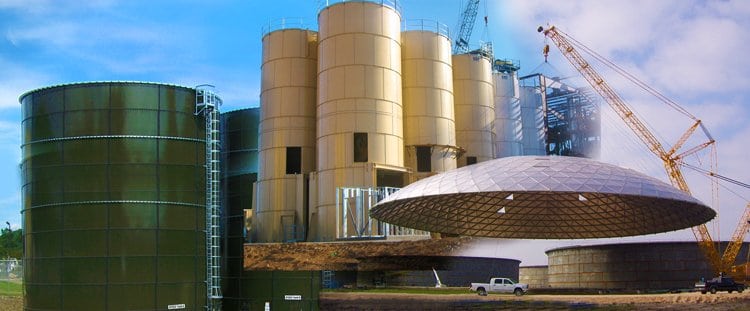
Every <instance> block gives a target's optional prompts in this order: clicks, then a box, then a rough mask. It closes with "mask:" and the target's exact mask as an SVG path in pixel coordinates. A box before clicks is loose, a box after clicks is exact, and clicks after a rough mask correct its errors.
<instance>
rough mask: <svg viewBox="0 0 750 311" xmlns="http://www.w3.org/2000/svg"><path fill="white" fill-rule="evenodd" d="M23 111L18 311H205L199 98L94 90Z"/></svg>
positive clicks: (65, 91)
mask: <svg viewBox="0 0 750 311" xmlns="http://www.w3.org/2000/svg"><path fill="white" fill-rule="evenodd" d="M20 101H21V105H22V109H23V121H22V126H23V132H24V135H23V136H24V137H23V145H22V155H23V159H22V174H23V183H22V190H23V210H22V214H23V217H24V229H23V231H24V243H25V257H24V270H25V272H24V274H25V276H24V290H25V292H26V294H25V302H24V307H25V308H26V309H27V310H134V309H137V310H165V309H167V308H168V306H169V305H180V306H184V308H185V309H187V310H203V309H204V308H205V306H206V283H205V282H206V238H205V233H204V230H205V211H206V209H205V207H206V183H205V178H206V177H205V176H206V175H205V174H206V171H205V168H204V165H205V164H206V162H205V154H206V149H205V139H204V137H205V130H204V129H205V125H204V124H205V123H204V120H203V117H202V116H195V115H193V112H194V110H195V103H196V91H195V90H194V89H191V88H186V87H180V86H174V85H165V84H153V83H139V82H92V83H80V84H68V85H59V86H53V87H48V88H43V89H38V90H35V91H31V92H28V93H26V94H24V95H22V96H21V99H20Z"/></svg>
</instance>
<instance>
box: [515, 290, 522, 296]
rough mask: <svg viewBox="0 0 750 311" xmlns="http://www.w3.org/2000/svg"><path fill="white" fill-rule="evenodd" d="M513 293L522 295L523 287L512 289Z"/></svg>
mask: <svg viewBox="0 0 750 311" xmlns="http://www.w3.org/2000/svg"><path fill="white" fill-rule="evenodd" d="M513 294H514V295H516V296H523V289H520V288H516V290H514V291H513Z"/></svg>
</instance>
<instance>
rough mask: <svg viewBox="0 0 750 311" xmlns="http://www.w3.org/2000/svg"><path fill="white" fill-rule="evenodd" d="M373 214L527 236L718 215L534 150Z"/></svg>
mask: <svg viewBox="0 0 750 311" xmlns="http://www.w3.org/2000/svg"><path fill="white" fill-rule="evenodd" d="M508 198H512V199H508ZM581 198H585V199H581ZM503 209H504V212H501V213H498V211H500V210H503ZM425 210H431V211H434V212H430V213H427V212H426V211H425ZM371 213H372V216H373V217H375V218H378V219H380V220H382V221H385V222H388V223H391V224H395V225H399V226H404V227H410V228H415V229H420V230H427V231H432V232H442V233H451V234H459V235H467V234H469V235H477V236H487V237H502V238H529V239H535V238H539V239H558V238H559V239H568V238H604V237H619V236H630V235H640V234H649V233H657V232H665V231H670V230H678V229H683V228H686V227H690V226H695V225H699V224H702V223H705V222H706V221H709V220H711V219H712V218H713V217H715V216H716V213H715V212H714V211H713V210H712V209H710V208H708V207H707V206H706V205H705V204H703V203H701V202H700V201H698V200H697V199H695V198H693V197H692V196H691V195H689V194H688V193H685V192H683V191H680V190H678V189H676V188H674V187H672V186H670V185H668V184H666V183H664V182H661V181H659V180H657V179H655V178H652V177H649V176H646V175H644V174H641V173H638V172H636V171H634V170H630V169H625V168H621V167H618V166H614V165H611V164H606V163H602V162H597V161H594V160H590V159H585V158H573V157H539V156H523V157H508V158H500V159H495V160H490V161H486V162H480V163H477V164H474V165H469V166H465V167H462V168H459V169H456V170H452V171H449V172H446V173H441V174H437V175H434V176H431V177H428V178H425V179H422V180H419V181H417V182H415V183H413V184H411V185H408V186H406V187H404V188H403V189H401V190H399V191H397V192H396V193H394V194H393V195H391V196H390V197H388V198H387V199H385V200H383V201H382V202H380V203H378V204H377V205H376V206H375V207H374V208H373V210H372V212H371ZM539 215H544V217H540V216H539ZM666 216H670V217H671V216H675V217H677V219H680V220H681V221H679V222H675V221H673V220H672V219H671V218H670V217H666ZM672 218H674V217H672Z"/></svg>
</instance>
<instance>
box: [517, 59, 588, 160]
mask: <svg viewBox="0 0 750 311" xmlns="http://www.w3.org/2000/svg"><path fill="white" fill-rule="evenodd" d="M562 80H563V78H559V77H547V76H546V75H543V74H540V73H536V74H531V75H527V76H524V77H520V78H519V81H520V84H521V86H525V87H534V88H537V89H539V90H540V91H541V92H542V93H543V95H544V96H543V97H542V101H543V103H542V104H543V107H544V108H543V109H544V127H545V132H546V142H545V144H546V147H545V149H546V153H547V154H548V155H560V156H572V157H584V158H592V159H597V158H598V157H599V154H600V148H601V111H600V102H599V100H597V97H596V96H594V95H595V94H594V93H593V90H592V89H591V88H587V87H583V88H579V87H572V86H569V85H567V84H565V83H564V82H562Z"/></svg>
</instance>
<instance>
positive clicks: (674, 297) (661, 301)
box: [320, 291, 750, 311]
mask: <svg viewBox="0 0 750 311" xmlns="http://www.w3.org/2000/svg"><path fill="white" fill-rule="evenodd" d="M320 307H321V310H696V311H697V310H701V311H709V310H710V311H714V310H718V311H729V310H732V311H735V310H736V311H744V310H750V291H745V292H744V293H741V294H739V293H732V294H729V293H717V294H713V295H712V294H705V295H702V294H701V293H697V292H694V293H693V292H691V293H676V294H642V295H533V294H528V295H525V296H522V297H515V296H512V295H498V294H490V295H489V296H485V297H480V296H477V295H476V294H461V295H427V294H382V293H360V292H357V293H321V294H320Z"/></svg>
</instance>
